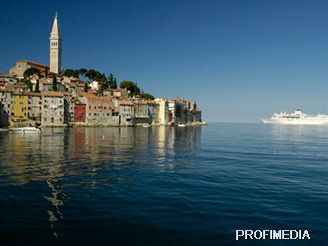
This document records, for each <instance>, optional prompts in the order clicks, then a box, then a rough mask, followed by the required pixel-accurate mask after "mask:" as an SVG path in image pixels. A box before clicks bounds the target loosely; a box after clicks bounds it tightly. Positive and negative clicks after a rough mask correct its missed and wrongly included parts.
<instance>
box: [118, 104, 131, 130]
mask: <svg viewBox="0 0 328 246" xmlns="http://www.w3.org/2000/svg"><path fill="white" fill-rule="evenodd" d="M118 112H119V125H120V126H134V105H133V103H132V102H130V101H127V100H118Z"/></svg>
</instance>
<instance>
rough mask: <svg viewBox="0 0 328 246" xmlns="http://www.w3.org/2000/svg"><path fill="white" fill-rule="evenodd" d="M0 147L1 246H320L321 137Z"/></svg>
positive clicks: (139, 134)
mask: <svg viewBox="0 0 328 246" xmlns="http://www.w3.org/2000/svg"><path fill="white" fill-rule="evenodd" d="M0 146H1V148H0V245H188V246H190V245H229V244H236V245H244V244H258V245H290V244H292V245H328V127H318V126H272V125H262V124H210V125H209V126H206V127H185V128H172V127H171V128H165V127H153V128H68V129H46V130H44V132H43V134H41V135H34V134H26V135H22V134H18V133H14V132H0ZM236 229H251V230H257V229H261V230H264V229H275V230H283V229H284V230H288V229H296V230H304V229H307V230H308V231H309V233H310V236H311V239H310V240H275V241H274V240H271V241H270V240H265V241H264V240H257V241H255V240H253V241H252V240H247V241H245V240H242V241H235V230H236Z"/></svg>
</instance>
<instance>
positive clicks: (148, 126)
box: [142, 124, 151, 128]
mask: <svg viewBox="0 0 328 246" xmlns="http://www.w3.org/2000/svg"><path fill="white" fill-rule="evenodd" d="M142 127H145V128H147V127H151V125H149V124H147V125H142Z"/></svg>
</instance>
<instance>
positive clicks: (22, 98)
mask: <svg viewBox="0 0 328 246" xmlns="http://www.w3.org/2000/svg"><path fill="white" fill-rule="evenodd" d="M10 121H11V123H10V124H11V125H27V124H28V96H27V95H26V94H22V93H19V94H16V93H13V94H12V96H11V115H10Z"/></svg>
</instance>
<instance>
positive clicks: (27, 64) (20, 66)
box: [9, 60, 49, 79]
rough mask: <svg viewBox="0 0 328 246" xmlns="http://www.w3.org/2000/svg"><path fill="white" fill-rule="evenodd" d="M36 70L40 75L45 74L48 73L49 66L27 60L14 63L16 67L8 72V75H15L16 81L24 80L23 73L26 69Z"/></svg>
mask: <svg viewBox="0 0 328 246" xmlns="http://www.w3.org/2000/svg"><path fill="white" fill-rule="evenodd" d="M32 67H33V68H37V69H39V70H40V72H42V73H47V72H46V71H49V66H47V65H44V64H40V63H37V62H34V61H29V60H19V61H17V62H16V65H15V66H14V67H12V68H11V69H10V70H9V73H10V74H12V75H16V76H17V78H18V79H22V78H24V72H25V71H26V69H28V68H32Z"/></svg>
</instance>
